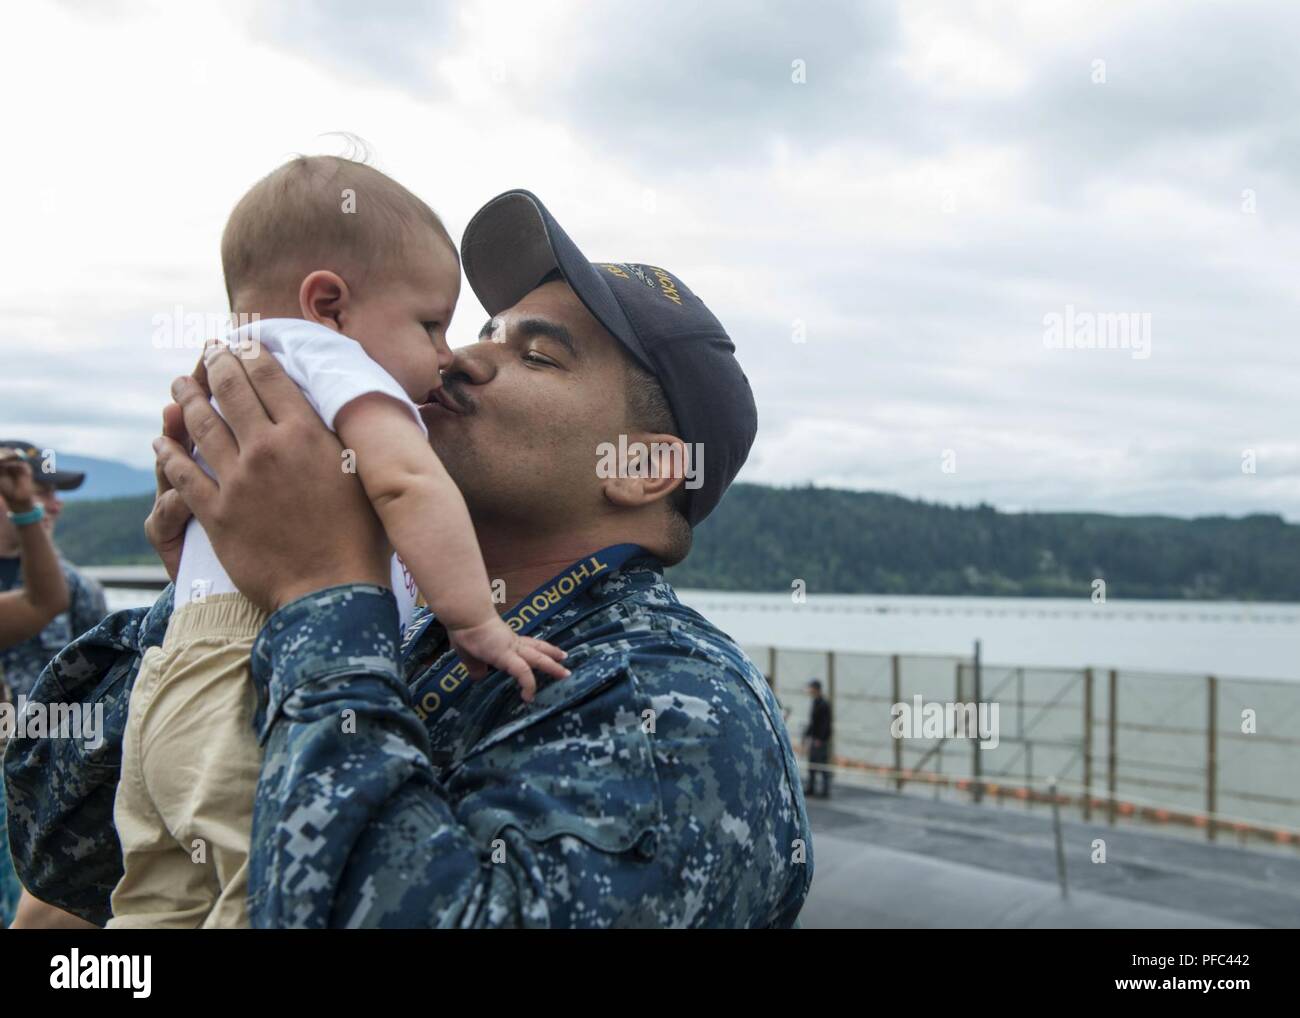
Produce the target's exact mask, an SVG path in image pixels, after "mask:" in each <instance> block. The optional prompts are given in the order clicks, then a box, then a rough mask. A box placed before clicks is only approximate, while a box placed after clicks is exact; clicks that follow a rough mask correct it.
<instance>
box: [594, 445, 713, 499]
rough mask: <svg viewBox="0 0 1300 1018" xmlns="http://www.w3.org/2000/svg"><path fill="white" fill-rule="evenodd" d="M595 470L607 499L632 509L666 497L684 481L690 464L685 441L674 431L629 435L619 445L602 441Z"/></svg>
mask: <svg viewBox="0 0 1300 1018" xmlns="http://www.w3.org/2000/svg"><path fill="white" fill-rule="evenodd" d="M602 451H603V452H604V453H605V455H603V456H601V457H600V458H599V459H598V461H597V472H598V474H599V476H600V477H602V478H605V482H604V484H603V485H601V491H602V492H603V493H604V495H605V499H606V501H608V502H611V503H613V504H614V505H616V506H620V507H622V508H625V509H635V508H637V507H639V506H643V505H649V504H650V503H651V502H657V501H659V500H661V499H667V498H669V497H670V496H671V495H672V493H673V492H674V491H676V490H677V488H678V487H679V486H680V485H681V484H682V483H683V482H684V481H685V479H686V476H687V473H688V471H689V469H690V464H689V463H688V462H687V459H686V443H685V442H683V441H682V440H681V439H680V438H678V437H677V436H676V435H651V434H646V433H637V434H633V435H628V436H627V439H626V442H620V443H619V444H618V445H614V444H613V443H609V442H607V443H604V444H603V446H602Z"/></svg>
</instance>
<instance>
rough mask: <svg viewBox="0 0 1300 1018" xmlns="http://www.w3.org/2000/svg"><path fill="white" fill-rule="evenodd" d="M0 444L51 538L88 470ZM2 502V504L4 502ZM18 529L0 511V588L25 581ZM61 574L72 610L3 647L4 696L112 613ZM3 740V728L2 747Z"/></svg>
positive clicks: (8, 897) (6, 892) (19, 444)
mask: <svg viewBox="0 0 1300 1018" xmlns="http://www.w3.org/2000/svg"><path fill="white" fill-rule="evenodd" d="M0 448H6V449H14V450H17V452H18V454H19V455H20V456H21V457H22V458H23V459H25V460H26V461H27V463H28V465H29V466H30V467H31V471H32V480H33V482H34V488H35V492H36V501H37V503H38V504H39V505H40V506H41V507H42V508H44V510H45V518H44V519H43V520H42V521H41V522H40V524H39V526H43V527H45V528H46V531H47V532H48V533H49V535H50V537H51V539H53V537H54V524H55V521H56V520H57V519H58V518H59V513H60V512H61V511H62V509H63V502H62V501H61V500H60V499H59V492H60V491H72V490H73V489H75V488H79V487H81V483H82V481H84V480H85V474H83V473H81V472H79V471H73V470H59V469H57V457H56V456H55V455H54V453H53V452H52V451H51V450H48V449H46V450H41V449H38V448H37V447H36V446H34V445H32V444H31V443H30V442H24V441H20V440H16V439H9V440H4V441H0ZM0 508H2V505H0ZM18 548H19V544H18V529H17V527H15V526H14V524H13V523H12V522H11V521H10V520H9V518H8V515H7V514H6V513H4V512H0V593H4V592H5V591H9V590H15V589H17V588H19V587H21V586H22V584H23V575H22V560H21V557H20V556H19V554H18ZM63 577H64V580H65V581H66V582H67V585H68V610H67V611H65V612H62V613H60V614H58V615H56V616H55V617H54V618H53V619H52V620H51V621H50V624H49V625H48V626H46V627H45V628H44V629H42V630H41V631H40V632H39V633H37V634H36V635H35V636H33V637H32V638H31V639H28V640H24V641H23V642H22V643H17V644H14V645H13V646H11V647H0V702H9V703H16V702H17V698H18V696H19V694H23V693H30V692H31V691H32V687H33V686H34V685H36V678H37V676H39V675H40V674H41V669H43V668H44V667H45V666H46V664H48V663H49V661H50V659H51V658H52V657H54V655H55V654H57V653H58V652H59V651H60V650H62V649H63V648H64V647H66V646H67V645H68V644H69V643H71V642H72V640H73V638H74V637H76V636H80V635H81V634H82V633H84V632H86V631H87V630H88V629H91V628H92V627H94V626H95V625H97V624H98V623H99V621H100V620H101V619H102V618H103V617H104V616H105V615H106V614H107V613H108V608H107V607H106V606H105V604H104V591H103V589H102V588H101V587H100V586H99V584H98V583H96V582H95V581H94V580H92V579H89V578H88V577H85V576H82V575H81V573H79V572H78V571H77V570H76V569H74V568H73V567H72V565H71V564H70V563H68V562H63ZM4 746H5V740H4V737H3V735H2V734H0V752H3V751H4ZM6 827H7V825H6V822H5V805H4V801H3V799H0V927H3V926H4V925H5V924H7V923H8V922H9V920H10V919H12V917H13V914H14V910H15V908H16V907H17V904H18V892H19V891H20V887H19V885H18V878H17V877H16V876H15V875H14V872H13V867H12V866H11V864H10V861H9V839H8V836H7V834H6Z"/></svg>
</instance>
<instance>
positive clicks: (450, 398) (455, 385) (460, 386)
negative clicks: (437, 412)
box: [437, 377, 478, 414]
mask: <svg viewBox="0 0 1300 1018" xmlns="http://www.w3.org/2000/svg"><path fill="white" fill-rule="evenodd" d="M437 396H438V401H439V402H440V403H442V404H443V405H444V406H446V407H447V409H448V410H452V411H454V412H455V413H458V414H472V413H474V411H475V410H477V409H478V407H477V406H476V405H475V403H474V399H473V397H472V396H470V394H469V393H468V392H467V391H466V390H465V383H464V382H462V381H461V380H460V379H458V378H454V377H448V378H443V380H442V388H441V389H439V390H438V392H437Z"/></svg>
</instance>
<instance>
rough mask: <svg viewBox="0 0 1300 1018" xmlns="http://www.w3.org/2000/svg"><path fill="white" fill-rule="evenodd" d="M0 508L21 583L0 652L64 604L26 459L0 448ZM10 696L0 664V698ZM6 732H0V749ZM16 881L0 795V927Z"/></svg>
mask: <svg viewBox="0 0 1300 1018" xmlns="http://www.w3.org/2000/svg"><path fill="white" fill-rule="evenodd" d="M0 510H3V514H2V515H3V520H4V526H5V527H6V528H7V531H12V532H13V534H12V537H13V552H14V553H15V559H14V561H15V564H16V565H21V576H22V587H21V588H20V589H18V590H8V591H6V592H5V593H0V651H3V650H4V649H5V648H6V647H9V646H10V645H13V644H17V643H20V642H22V641H25V640H28V639H30V638H32V637H33V636H35V635H36V634H38V633H39V632H40V631H41V630H42V629H44V628H45V627H46V626H47V625H48V624H49V623H50V620H51V619H53V618H54V617H55V616H56V615H58V614H59V613H60V612H62V611H66V610H67V607H68V584H67V582H66V580H65V578H64V575H63V570H62V569H60V567H59V557H58V554H57V553H56V552H55V550H54V544H53V543H52V542H51V541H50V535H49V533H48V532H47V531H46V529H45V528H44V527H42V526H41V521H42V519H43V518H44V516H45V508H44V506H42V505H41V503H40V502H39V501H38V500H37V496H36V484H35V483H34V481H33V478H32V471H31V467H30V465H29V464H28V462H27V460H26V459H25V458H23V457H22V456H21V455H19V454H18V453H16V452H14V451H13V450H12V449H6V448H3V447H0ZM11 699H12V695H11V694H10V692H9V690H8V688H7V685H6V682H5V676H4V672H3V668H2V667H0V702H8V701H10V700H11ZM5 741H6V736H5V733H4V732H3V731H0V754H3V752H4V744H5ZM21 891H22V885H21V884H19V882H18V877H17V875H16V874H15V873H14V868H13V863H12V862H11V861H10V859H9V835H8V832H7V824H6V822H5V809H4V798H3V796H0V928H3V927H4V926H7V925H8V924H9V921H10V920H11V919H12V918H13V917H14V912H15V910H16V909H17V906H18V897H19V894H20V893H21Z"/></svg>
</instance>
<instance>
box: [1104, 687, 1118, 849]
mask: <svg viewBox="0 0 1300 1018" xmlns="http://www.w3.org/2000/svg"><path fill="white" fill-rule="evenodd" d="M1118 686H1119V681H1118V679H1117V677H1116V674H1115V669H1114V668H1112V669H1111V670H1110V716H1109V717H1108V718H1107V720H1106V724H1107V727H1108V728H1109V732H1108V733H1107V737H1106V738H1107V743H1108V746H1107V755H1106V791H1107V793H1108V794H1109V795H1110V801H1109V803H1108V805H1107V813H1108V814H1109V817H1108V820H1109V823H1110V824H1111V826H1112V827H1113V826H1114V825H1115V764H1116V760H1115V724H1116V721H1117V720H1118V717H1117V715H1118V712H1119V695H1118Z"/></svg>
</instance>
